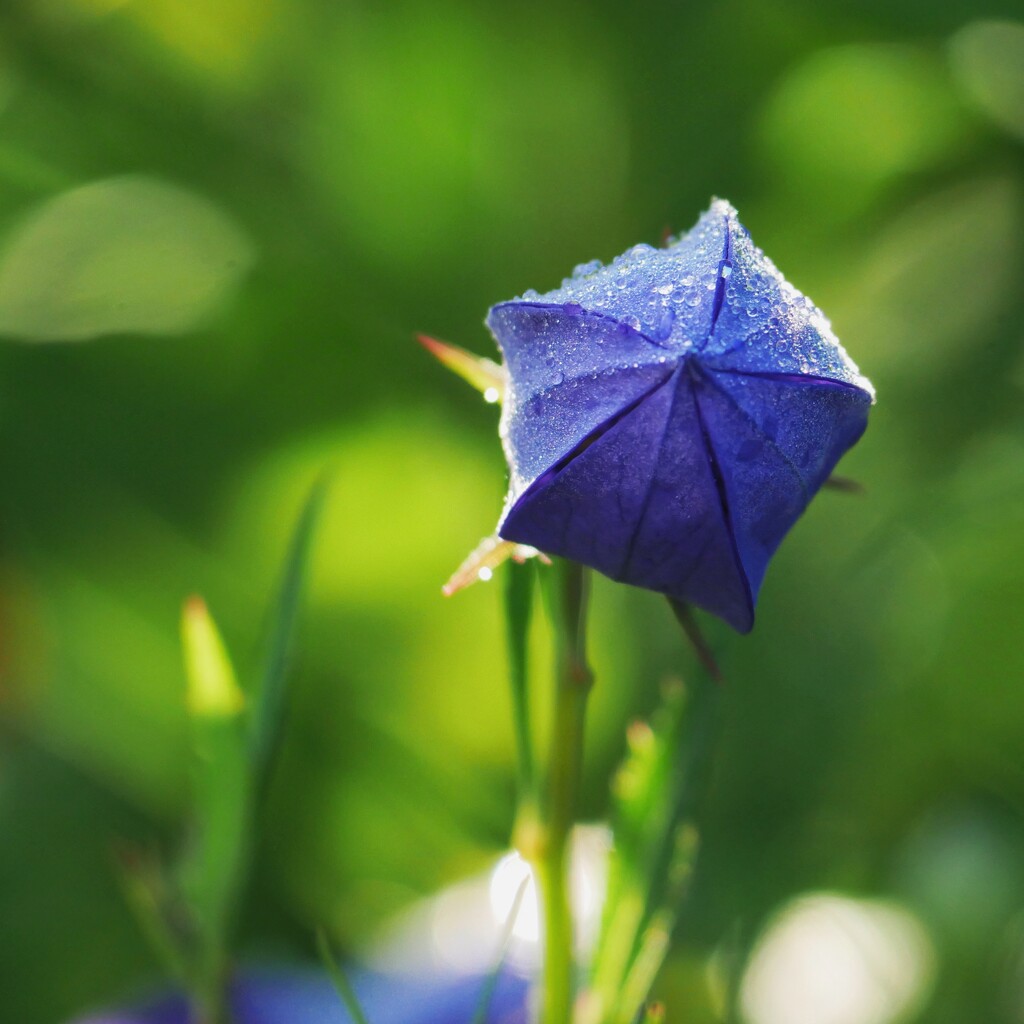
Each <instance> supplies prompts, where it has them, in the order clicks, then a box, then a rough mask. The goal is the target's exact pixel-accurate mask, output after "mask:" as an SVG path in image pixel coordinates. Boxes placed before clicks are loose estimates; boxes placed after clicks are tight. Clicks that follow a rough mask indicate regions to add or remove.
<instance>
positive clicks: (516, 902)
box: [472, 875, 533, 1024]
mask: <svg viewBox="0 0 1024 1024" xmlns="http://www.w3.org/2000/svg"><path fill="white" fill-rule="evenodd" d="M532 877H533V876H532V875H527V876H526V877H525V878H524V879H523V880H522V881H521V882H520V883H519V888H518V889H517V890H516V895H515V899H513V900H512V906H511V908H510V909H509V912H508V918H507V919H506V921H505V927H504V929H503V930H502V935H501V944H500V947H499V950H498V958H497V960H496V961H495V964H494V968H493V969H492V970H491V973H490V974H489V975H488V976H487V981H485V982H484V987H483V991H482V992H481V993H480V1002H478V1003H477V1005H476V1012H475V1013H474V1014H473V1021H472V1024H487V1011H488V1010H489V1009H490V1008H491V1000H492V999H494V992H495V990H496V989H497V987H498V979H499V978H500V977H501V969H502V968H503V967H504V966H505V960H506V959H507V958H508V951H509V947H510V946H511V945H512V936H513V934H514V933H515V930H516V921H517V920H518V919H519V910H520V908H521V907H522V905H523V900H524V899H525V898H526V890H527V889H528V888H529V886H530V879H531V878H532Z"/></svg>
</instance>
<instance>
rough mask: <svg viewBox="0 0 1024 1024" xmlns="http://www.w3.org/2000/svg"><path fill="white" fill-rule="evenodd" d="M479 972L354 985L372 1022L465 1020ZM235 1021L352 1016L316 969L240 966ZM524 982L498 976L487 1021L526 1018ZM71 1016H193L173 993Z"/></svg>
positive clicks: (496, 1023) (148, 1020)
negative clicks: (136, 1005) (131, 1006)
mask: <svg viewBox="0 0 1024 1024" xmlns="http://www.w3.org/2000/svg"><path fill="white" fill-rule="evenodd" d="M484 985H485V979H484V978H481V977H476V976H456V977H447V978H408V977H401V978H397V977H391V976H388V975H381V974H373V975H371V974H362V975H357V976H356V977H355V978H354V979H353V986H354V988H355V990H356V993H357V995H358V997H359V1000H360V1003H361V1005H362V1008H363V1010H364V1012H365V1013H366V1016H367V1017H368V1019H369V1021H370V1024H471V1022H472V1020H473V1017H474V1015H475V1013H476V1009H477V1005H478V1003H479V1000H480V994H481V992H482V991H483V988H484ZM230 998H231V1013H232V1020H233V1021H234V1024H351V1018H350V1017H349V1014H348V1012H347V1011H346V1010H345V1008H344V1006H343V1005H342V1002H341V1000H340V998H339V997H338V994H337V992H335V990H334V987H333V985H332V984H331V981H330V979H329V978H327V977H326V976H325V975H324V974H323V972H322V971H318V970H312V969H310V970H267V971H263V972H259V971H251V972H247V973H246V974H244V975H243V976H242V977H241V978H240V979H239V980H238V981H236V982H235V983H234V984H233V985H232V990H231V997H230ZM526 1000H527V983H526V982H525V981H524V980H523V979H521V978H518V977H515V976H513V975H505V976H503V977H502V978H501V979H500V980H499V982H498V986H497V988H496V990H495V993H494V997H493V999H492V1000H491V1003H490V1010H489V1012H488V1014H487V1018H486V1019H487V1024H526V1021H527V1012H526ZM75 1024H192V1022H191V1020H190V1018H189V1011H188V1006H187V1004H186V1003H185V1001H184V1000H183V999H181V998H180V997H171V998H167V999H163V1000H161V1001H159V1002H157V1003H153V1004H151V1005H150V1006H148V1007H144V1008H141V1009H137V1010H131V1011H122V1012H115V1013H112V1014H111V1013H108V1014H100V1015H99V1016H95V1017H88V1018H82V1019H79V1020H78V1021H76V1022H75Z"/></svg>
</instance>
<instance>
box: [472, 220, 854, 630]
mask: <svg viewBox="0 0 1024 1024" xmlns="http://www.w3.org/2000/svg"><path fill="white" fill-rule="evenodd" d="M488 325H489V326H490V328H491V330H492V332H493V333H494V336H495V338H496V339H497V341H498V344H499V345H500V347H501V349H502V352H503V353H504V356H505V362H506V364H507V368H508V378H509V392H508V398H507V401H506V406H505V409H504V412H503V416H502V437H503V440H504V444H505V452H506V455H507V457H508V462H509V467H510V476H511V486H510V490H509V495H508V499H507V501H506V505H505V511H504V513H503V516H502V519H501V522H500V523H499V528H498V532H499V534H500V535H501V536H502V537H503V538H505V539H507V540H512V541H516V542H519V543H523V544H529V545H531V546H533V547H537V548H540V549H541V550H543V551H546V552H549V553H551V554H556V555H561V556H563V557H566V558H571V559H574V560H576V561H580V562H583V563H585V564H587V565H590V566H593V567H594V568H596V569H598V570H599V571H601V572H603V573H605V574H606V575H608V576H610V577H612V578H613V579H616V580H621V581H623V582H626V583H632V584H635V585H637V586H642V587H647V588H649V589H652V590H657V591H661V592H663V593H665V594H667V595H669V596H670V597H672V598H675V599H678V600H681V601H687V602H692V603H693V604H696V605H699V606H700V607H702V608H705V609H706V610H708V611H710V612H713V613H714V614H716V615H719V616H720V617H721V618H723V619H725V620H726V621H727V622H728V623H730V625H732V626H733V627H735V628H736V629H738V630H740V631H741V632H746V631H747V630H749V629H750V628H751V626H752V625H753V617H754V604H755V602H756V599H757V593H758V590H759V588H760V586H761V581H762V579H763V577H764V573H765V569H766V568H767V565H768V560H769V559H770V557H771V555H772V553H773V552H774V551H775V549H776V548H777V547H778V545H779V543H780V542H781V540H782V538H783V537H784V536H785V534H786V533H787V532H788V530H789V529H790V527H791V526H792V525H793V523H794V522H795V521H796V519H797V518H798V517H799V516H800V514H801V513H802V512H803V510H804V509H805V508H806V506H807V503H808V502H809V501H810V499H811V498H812V497H813V496H814V493H815V492H816V491H817V490H818V488H819V487H821V485H822V483H823V482H824V480H825V479H826V478H827V476H828V474H829V473H830V472H831V470H832V467H833V466H834V465H835V464H836V462H837V461H838V460H839V458H840V457H841V456H842V455H843V453H844V452H846V451H847V449H849V448H850V447H851V446H852V445H853V444H854V443H855V442H856V441H857V439H858V438H859V437H860V435H861V434H862V433H863V432H864V429H865V427H866V425H867V412H868V408H869V407H870V405H871V404H872V402H873V400H874V391H873V389H872V388H871V385H870V383H869V382H868V381H867V380H866V379H865V378H864V377H863V376H861V374H860V372H859V371H858V369H857V367H856V366H855V365H854V364H853V362H852V361H851V360H850V358H849V356H847V354H846V352H845V351H844V350H843V348H842V346H841V345H840V344H839V342H838V341H837V340H836V338H835V336H834V335H833V334H832V331H831V328H830V326H829V324H828V321H827V320H826V319H825V317H824V316H823V315H822V314H821V312H820V311H819V310H818V309H817V307H815V306H814V305H813V304H812V303H811V302H810V301H809V300H808V299H806V298H805V297H804V296H802V295H801V294H800V293H799V292H797V291H796V290H795V289H794V288H793V287H792V286H791V285H789V284H788V283H787V282H786V281H785V280H784V279H783V278H782V276H781V275H780V274H779V272H778V271H777V270H776V268H775V266H774V264H773V263H772V262H771V261H770V260H769V259H767V258H766V257H765V256H764V254H763V253H762V252H761V251H760V250H759V249H757V248H755V246H754V245H753V243H752V242H751V240H750V237H749V235H748V234H747V232H746V230H745V229H744V228H743V227H742V225H740V223H739V221H738V219H737V216H736V211H735V210H734V209H733V208H732V206H730V205H729V204H728V203H726V202H724V201H722V200H716V201H715V202H714V203H713V204H712V206H711V208H710V209H709V210H708V211H707V213H705V214H704V215H703V216H702V217H701V219H700V220H699V221H698V223H697V225H696V226H695V228H694V229H693V231H691V232H690V233H689V234H687V235H685V236H684V237H683V238H682V239H680V240H679V241H678V242H676V243H675V244H674V245H672V246H670V247H669V248H667V249H663V250H655V249H651V248H650V247H649V246H637V247H635V248H633V249H631V250H630V251H629V252H628V253H626V254H624V255H623V256H621V257H618V258H616V260H614V261H613V262H612V264H611V265H610V266H608V267H602V266H600V264H597V265H594V266H587V267H583V268H577V272H576V274H575V275H574V277H573V278H570V279H568V280H566V281H565V282H564V283H563V285H562V287H561V288H560V289H557V290H556V291H553V292H549V293H548V294H547V295H544V296H537V295H534V294H529V293H528V295H527V296H526V297H525V298H524V299H522V300H515V301H513V302H510V303H503V304H501V305H499V306H495V307H494V308H493V309H492V310H491V312H490V315H489V317H488Z"/></svg>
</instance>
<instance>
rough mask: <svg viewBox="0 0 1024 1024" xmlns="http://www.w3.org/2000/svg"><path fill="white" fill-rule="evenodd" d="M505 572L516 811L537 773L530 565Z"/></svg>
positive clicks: (528, 799)
mask: <svg viewBox="0 0 1024 1024" xmlns="http://www.w3.org/2000/svg"><path fill="white" fill-rule="evenodd" d="M506 569H507V571H506V573H505V632H506V640H507V643H508V662H509V682H510V684H511V689H512V720H513V722H514V725H515V739H516V765H517V767H518V771H519V807H520V814H522V813H523V812H524V810H525V809H527V808H531V809H532V808H533V807H534V806H535V805H536V802H537V773H536V769H535V766H534V755H533V739H532V737H531V735H530V695H529V677H528V667H527V635H528V633H529V629H530V618H531V615H532V612H533V566H532V565H531V564H530V563H529V562H523V563H522V564H521V565H518V564H516V563H515V562H512V563H510V564H509V565H508V566H507V567H506Z"/></svg>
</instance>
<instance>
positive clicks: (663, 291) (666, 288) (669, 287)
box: [654, 281, 676, 295]
mask: <svg viewBox="0 0 1024 1024" xmlns="http://www.w3.org/2000/svg"><path fill="white" fill-rule="evenodd" d="M675 287H676V286H675V285H674V284H673V283H672V282H671V281H669V283H668V284H662V285H658V287H657V288H655V289H654V290H655V291H656V292H657V293H658V294H659V295H671V294H672V292H673V291H675Z"/></svg>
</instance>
